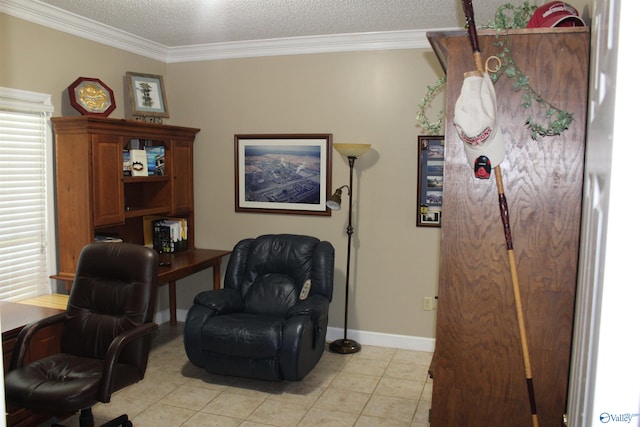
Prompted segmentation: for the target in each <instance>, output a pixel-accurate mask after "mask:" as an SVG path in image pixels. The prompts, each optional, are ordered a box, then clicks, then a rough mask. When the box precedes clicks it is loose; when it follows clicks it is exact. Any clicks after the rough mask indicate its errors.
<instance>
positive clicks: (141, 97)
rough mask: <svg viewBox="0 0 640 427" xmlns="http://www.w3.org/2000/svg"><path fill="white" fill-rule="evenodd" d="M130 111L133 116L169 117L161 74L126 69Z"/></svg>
mask: <svg viewBox="0 0 640 427" xmlns="http://www.w3.org/2000/svg"><path fill="white" fill-rule="evenodd" d="M127 86H128V88H129V101H130V103H131V113H132V115H133V116H135V117H141V118H145V117H169V107H168V105H167V95H166V93H165V90H164V80H163V79H162V76H159V75H155V74H142V73H134V72H131V71H127Z"/></svg>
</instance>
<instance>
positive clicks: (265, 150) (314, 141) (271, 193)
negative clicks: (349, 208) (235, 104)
mask: <svg viewBox="0 0 640 427" xmlns="http://www.w3.org/2000/svg"><path fill="white" fill-rule="evenodd" d="M332 143H333V135H332V134H329V133H322V134H264V135H260V134H256V135H240V134H238V135H235V137H234V144H235V210H236V212H255V213H279V214H296V215H326V216H330V215H331V210H330V209H329V208H327V206H326V202H327V200H328V199H329V197H331V194H330V192H331V153H332Z"/></svg>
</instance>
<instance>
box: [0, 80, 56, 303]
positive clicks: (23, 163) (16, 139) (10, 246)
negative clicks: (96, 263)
mask: <svg viewBox="0 0 640 427" xmlns="http://www.w3.org/2000/svg"><path fill="white" fill-rule="evenodd" d="M52 110H53V108H52V105H51V97H50V96H49V95H45V94H37V93H33V92H27V91H20V90H14V89H7V88H0V300H4V301H18V300H21V299H25V298H30V297H34V296H38V295H42V294H47V293H51V285H50V283H51V281H50V280H49V274H50V265H51V264H52V262H51V260H52V259H53V258H52V250H51V248H50V247H49V242H50V240H51V234H50V233H51V230H50V227H49V220H50V218H49V216H50V215H49V210H50V209H51V207H52V206H51V202H50V199H51V197H50V194H49V192H48V188H47V178H48V177H49V176H50V169H51V159H50V157H51V156H50V154H49V151H50V150H49V146H50V143H51V136H50V135H51V132H50V130H49V117H50V115H51V112H52ZM48 150H49V151H48ZM51 176H52V175H51Z"/></svg>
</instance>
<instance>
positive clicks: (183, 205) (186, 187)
mask: <svg viewBox="0 0 640 427" xmlns="http://www.w3.org/2000/svg"><path fill="white" fill-rule="evenodd" d="M171 150H172V154H171V157H172V160H173V161H172V165H171V173H172V175H173V186H172V192H173V197H172V206H171V210H172V212H173V214H176V215H178V214H184V213H190V212H192V211H193V143H192V142H191V141H184V140H175V141H173V146H172V149H171Z"/></svg>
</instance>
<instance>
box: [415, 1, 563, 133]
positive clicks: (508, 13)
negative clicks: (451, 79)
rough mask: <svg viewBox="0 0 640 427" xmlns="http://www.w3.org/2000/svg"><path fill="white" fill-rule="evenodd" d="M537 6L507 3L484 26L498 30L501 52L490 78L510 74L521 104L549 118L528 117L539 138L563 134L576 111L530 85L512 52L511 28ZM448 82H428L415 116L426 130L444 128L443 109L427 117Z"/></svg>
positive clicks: (523, 25) (443, 79) (523, 21)
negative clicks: (557, 104)
mask: <svg viewBox="0 0 640 427" xmlns="http://www.w3.org/2000/svg"><path fill="white" fill-rule="evenodd" d="M536 8H537V6H536V5H533V4H530V3H529V2H528V1H526V0H525V2H524V3H523V4H522V5H521V6H514V5H513V4H511V3H505V4H503V5H501V6H499V7H498V9H497V10H496V14H495V20H494V21H493V22H491V23H489V25H487V26H486V27H484V28H490V29H494V30H496V42H495V43H494V46H496V47H498V48H500V49H501V52H499V53H498V54H496V55H495V56H497V57H498V58H499V59H500V61H501V65H500V68H499V69H498V70H496V72H492V73H490V75H491V80H492V81H493V82H494V83H495V82H496V81H497V80H498V79H499V78H500V76H502V75H503V74H504V75H505V76H507V77H508V78H509V79H511V80H512V81H513V82H512V85H511V87H512V88H513V90H514V91H515V92H521V93H522V98H521V99H522V102H521V106H522V107H523V108H525V109H528V108H530V107H532V106H534V105H535V106H537V107H538V112H539V114H537V116H543V117H544V120H545V121H546V122H545V123H544V124H543V123H541V122H540V121H538V120H537V119H536V118H534V115H533V114H532V115H529V117H528V118H527V120H526V125H527V127H528V128H529V129H530V131H531V138H532V139H534V140H537V139H538V137H544V136H555V135H560V134H561V133H562V132H563V131H565V130H566V129H568V128H569V126H570V125H571V122H572V121H573V114H571V113H569V112H567V111H563V110H561V109H559V108H557V107H555V106H554V105H552V104H550V103H549V102H547V101H545V100H544V99H543V98H542V97H541V96H540V95H539V94H538V93H537V92H536V91H535V90H534V89H533V88H532V87H531V85H530V84H529V77H528V76H526V75H525V74H524V73H523V72H522V70H520V68H519V67H518V65H517V64H516V62H515V60H514V59H513V55H512V54H511V48H510V44H509V35H508V30H510V29H514V28H526V26H527V23H528V22H529V19H530V18H531V15H532V14H533V12H534V11H535V10H536ZM445 82H446V77H445V76H443V77H441V78H440V79H438V80H437V81H436V83H435V84H434V85H433V86H427V89H426V91H425V96H424V97H423V98H422V99H421V100H420V103H419V104H418V107H419V108H420V110H418V115H417V117H416V120H418V125H419V126H420V127H421V128H422V129H424V130H425V132H426V133H427V134H435V135H438V134H440V132H441V129H442V121H443V112H442V110H440V113H439V115H438V118H437V119H436V120H435V121H434V122H431V121H430V120H429V119H428V118H427V115H426V110H427V109H429V108H430V107H431V101H432V100H433V98H434V97H435V96H436V95H437V93H438V92H440V91H441V90H442V89H443V88H444V85H445Z"/></svg>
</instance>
